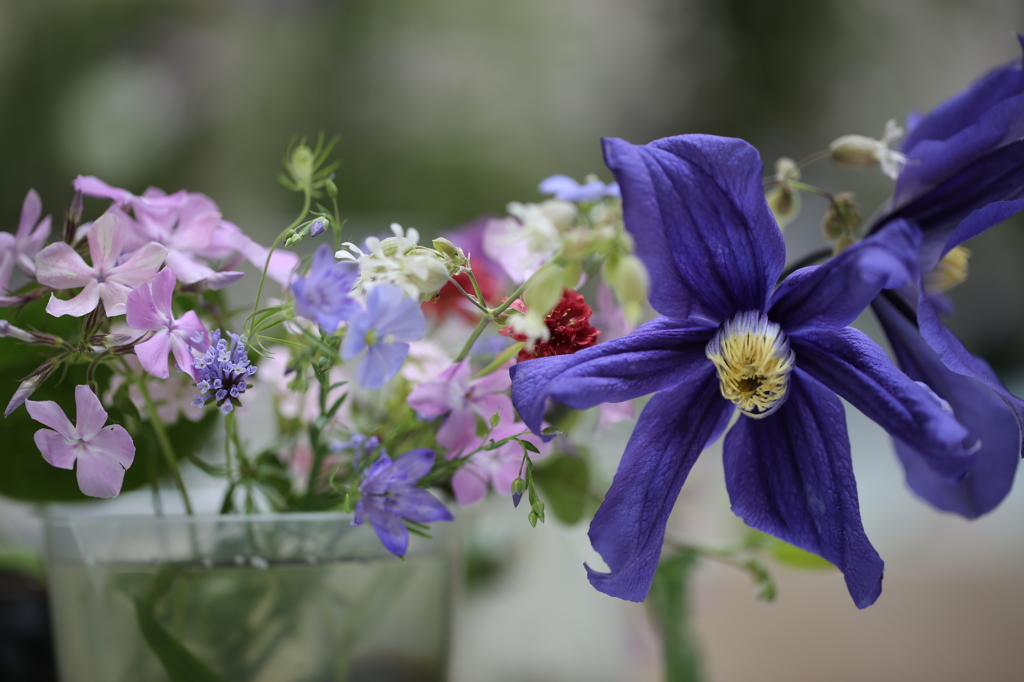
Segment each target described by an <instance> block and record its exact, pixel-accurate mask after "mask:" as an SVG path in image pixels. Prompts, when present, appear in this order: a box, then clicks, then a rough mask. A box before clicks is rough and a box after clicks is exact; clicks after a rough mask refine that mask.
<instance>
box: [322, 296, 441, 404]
mask: <svg viewBox="0 0 1024 682" xmlns="http://www.w3.org/2000/svg"><path fill="white" fill-rule="evenodd" d="M426 326H427V322H426V320H425V319H424V318H423V311H422V310H420V303H419V301H417V300H416V299H412V298H406V297H405V295H404V294H403V293H402V290H401V289H399V288H398V287H397V286H395V285H393V284H378V285H376V286H374V287H373V288H372V289H370V292H369V293H368V294H367V295H366V309H365V310H363V311H360V312H359V313H358V314H357V315H356V316H355V317H353V318H352V319H351V320H350V321H349V323H348V331H346V332H345V340H344V341H342V344H341V357H342V359H344V360H351V359H353V358H355V357H357V356H360V355H362V353H363V351H364V350H365V351H366V354H365V355H362V358H361V359H360V361H359V365H358V366H357V367H356V381H358V382H359V385H360V386H362V387H363V388H366V389H370V390H374V389H378V388H380V387H381V386H383V385H384V384H385V383H387V381H388V380H389V379H391V377H393V376H395V374H396V373H397V372H398V370H399V369H400V368H401V366H402V363H403V362H405V356H406V355H408V354H409V342H410V341H418V340H419V339H421V338H423V333H424V331H426Z"/></svg>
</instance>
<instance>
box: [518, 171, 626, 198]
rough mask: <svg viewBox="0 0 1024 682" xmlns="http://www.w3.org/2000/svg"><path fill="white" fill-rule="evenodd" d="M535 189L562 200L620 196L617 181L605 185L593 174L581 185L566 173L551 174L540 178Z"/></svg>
mask: <svg viewBox="0 0 1024 682" xmlns="http://www.w3.org/2000/svg"><path fill="white" fill-rule="evenodd" d="M537 190H538V191H539V192H540V193H541V194H553V195H554V196H555V198H556V199H561V200H562V201H577V202H579V201H597V200H598V199H603V198H604V197H618V196H621V194H620V192H619V185H618V183H615V182H612V183H609V184H607V185H606V184H604V183H603V182H601V181H600V180H598V179H597V178H595V177H594V176H590V178H588V180H587V182H586V183H584V184H582V185H581V184H580V183H578V182H576V181H575V180H573V179H572V178H570V177H569V176H568V175H552V176H551V177H548V178H544V179H543V180H541V181H540V185H538V186H537Z"/></svg>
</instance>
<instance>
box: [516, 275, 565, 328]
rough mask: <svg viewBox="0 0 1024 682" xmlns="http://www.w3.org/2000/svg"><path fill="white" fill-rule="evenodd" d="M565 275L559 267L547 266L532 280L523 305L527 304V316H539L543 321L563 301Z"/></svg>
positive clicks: (524, 293) (525, 293) (524, 294)
mask: <svg viewBox="0 0 1024 682" xmlns="http://www.w3.org/2000/svg"><path fill="white" fill-rule="evenodd" d="M564 282H565V273H564V272H563V271H562V268H560V267H558V266H557V265H551V264H548V265H545V266H544V267H542V268H541V269H540V270H538V271H537V273H536V274H535V275H534V276H533V277H531V278H530V283H529V285H528V286H527V287H526V291H525V292H523V303H525V304H526V309H527V311H528V312H527V316H529V315H531V314H532V315H539V316H540V319H541V321H542V322H543V320H544V318H545V317H546V316H547V314H548V313H550V312H551V310H552V309H553V308H554V307H555V306H556V305H558V302H559V301H561V300H562V288H563V283H564Z"/></svg>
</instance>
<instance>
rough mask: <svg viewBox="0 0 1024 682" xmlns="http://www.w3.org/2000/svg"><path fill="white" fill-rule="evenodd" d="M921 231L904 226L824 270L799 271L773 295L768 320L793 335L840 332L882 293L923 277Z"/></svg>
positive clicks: (897, 223) (887, 231) (876, 236)
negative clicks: (919, 254)
mask: <svg viewBox="0 0 1024 682" xmlns="http://www.w3.org/2000/svg"><path fill="white" fill-rule="evenodd" d="M920 244H921V231H920V230H919V229H918V228H917V227H915V226H914V225H911V224H910V223H908V222H906V221H903V220H899V221H894V222H893V223H891V224H889V225H887V226H886V228H885V229H884V230H882V231H881V232H877V233H875V234H873V235H872V236H870V237H868V238H867V239H865V240H863V241H861V242H858V243H857V244H854V245H853V246H851V247H849V248H848V249H846V250H845V251H843V252H842V253H840V254H839V255H838V256H836V257H835V258H832V259H831V260H829V261H828V262H826V263H825V264H823V265H817V266H812V267H808V268H802V269H800V270H797V271H796V272H794V273H793V274H792V275H790V276H789V277H787V278H786V280H785V281H784V282H782V284H781V285H779V287H778V289H776V291H775V293H774V294H773V295H772V303H771V308H770V309H769V311H768V317H769V318H771V320H772V321H773V322H777V323H778V324H780V325H782V327H783V329H785V330H786V333H787V334H792V333H793V332H796V331H799V330H800V329H804V328H813V329H839V328H840V327H845V326H846V325H848V324H850V323H851V322H853V321H854V320H855V319H856V318H857V316H858V315H860V314H861V312H863V311H864V309H865V308H867V306H868V305H869V304H870V303H871V300H872V299H874V297H875V296H877V295H878V293H879V292H880V291H881V290H882V289H893V288H896V287H900V286H903V285H904V284H906V283H907V281H908V280H909V279H910V278H911V277H913V276H915V275H916V273H917V270H916V268H917V252H918V248H919V247H920Z"/></svg>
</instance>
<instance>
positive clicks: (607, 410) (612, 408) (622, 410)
mask: <svg viewBox="0 0 1024 682" xmlns="http://www.w3.org/2000/svg"><path fill="white" fill-rule="evenodd" d="M635 418H636V410H635V409H634V408H633V402H632V401H631V400H627V401H625V402H621V403H601V404H600V405H598V407H597V428H598V430H602V429H606V428H608V427H609V426H611V425H612V424H615V423H616V422H622V421H627V420H631V419H635Z"/></svg>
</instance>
